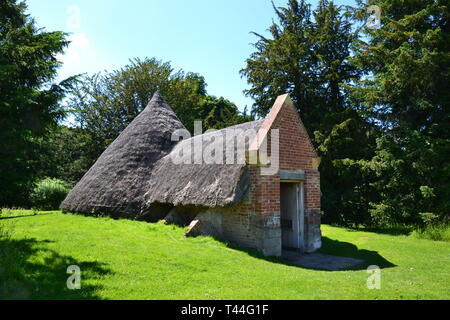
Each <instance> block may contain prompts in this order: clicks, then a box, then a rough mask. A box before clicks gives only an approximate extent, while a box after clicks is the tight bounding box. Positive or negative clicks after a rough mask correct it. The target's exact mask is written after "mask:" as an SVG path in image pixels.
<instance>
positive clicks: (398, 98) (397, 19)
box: [352, 0, 450, 223]
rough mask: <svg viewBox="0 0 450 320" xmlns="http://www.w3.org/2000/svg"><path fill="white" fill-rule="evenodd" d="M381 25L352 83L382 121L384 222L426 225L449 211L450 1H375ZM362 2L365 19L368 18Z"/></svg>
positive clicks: (379, 204) (376, 207)
mask: <svg viewBox="0 0 450 320" xmlns="http://www.w3.org/2000/svg"><path fill="white" fill-rule="evenodd" d="M371 4H374V5H377V6H379V8H380V9H381V12H382V16H381V22H382V24H381V28H380V29H367V28H366V29H364V33H365V38H364V39H366V41H361V42H360V44H359V48H358V55H357V57H356V59H355V61H356V63H357V66H358V67H359V68H361V70H364V71H365V76H364V78H362V79H361V80H360V81H358V82H357V84H356V85H354V86H352V96H353V99H354V101H355V102H356V103H358V104H359V106H360V108H361V109H362V110H364V111H365V112H366V113H367V115H368V116H369V117H370V118H371V119H373V120H374V122H375V123H376V124H377V125H378V126H379V128H380V131H381V134H380V136H379V139H378V143H377V148H376V156H375V157H374V158H373V159H372V161H371V162H370V163H368V165H370V166H372V168H374V171H375V172H376V174H377V178H378V179H377V182H376V183H374V187H375V188H376V190H377V192H378V194H379V195H380V199H379V201H376V202H373V203H372V210H371V211H372V214H373V218H374V219H376V220H377V221H379V222H380V223H405V222H406V223H419V222H420V221H421V215H422V214H423V213H426V214H428V213H434V214H436V215H439V216H440V217H445V216H447V217H448V216H449V212H450V202H449V201H448V195H449V194H450V165H449V161H448V159H450V91H449V90H448V84H449V83H450V52H449V49H450V33H449V31H450V30H449V29H450V26H449V1H448V0H421V1H418V0H405V1H401V2H400V1H387V0H382V1H372V3H371ZM364 11H365V4H364V3H362V2H361V1H360V2H359V12H357V13H358V14H357V15H356V17H358V18H359V19H365V18H364V14H363V12H364Z"/></svg>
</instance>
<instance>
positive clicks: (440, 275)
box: [0, 211, 450, 300]
mask: <svg viewBox="0 0 450 320" xmlns="http://www.w3.org/2000/svg"><path fill="white" fill-rule="evenodd" d="M0 219H1V218H0ZM6 223H13V224H14V233H13V235H12V238H11V239H10V240H8V239H4V240H2V241H0V249H1V250H2V251H0V254H3V258H2V260H0V261H1V264H0V298H19V299H23V298H28V299H272V300H276V299H450V283H449V271H450V269H449V266H450V244H449V243H446V242H434V241H430V240H422V239H416V238H414V237H411V236H407V235H390V234H381V233H371V232H364V231H354V230H348V229H343V228H336V227H331V226H326V225H325V226H323V235H324V247H323V249H322V252H325V253H329V254H335V255H342V256H348V257H355V258H362V259H365V260H366V263H365V264H364V265H362V266H359V267H355V268H354V270H346V271H336V272H328V271H318V270H309V269H303V268H298V267H294V266H290V265H288V264H285V263H284V262H283V261H281V260H278V259H265V258H263V257H261V256H260V255H259V254H257V253H256V252H255V251H251V250H242V249H239V248H233V247H231V246H227V245H226V244H225V243H222V242H219V241H216V240H214V239H212V238H208V237H199V238H195V239H192V238H189V239H187V238H184V237H183V233H184V229H182V228H178V227H174V226H167V225H163V224H147V223H143V222H136V221H128V220H112V219H107V218H91V217H84V216H76V215H64V214H61V213H60V212H48V213H39V214H38V215H33V214H32V213H31V212H25V211H21V212H18V211H15V212H14V215H13V217H12V219H4V218H3V219H2V220H0V225H2V224H3V225H4V224H6ZM5 257H8V258H7V259H6V258H5ZM371 264H376V265H379V266H380V267H381V268H382V271H381V272H382V288H381V290H369V289H368V288H367V285H366V281H367V278H368V276H369V274H368V273H367V271H366V268H367V266H368V265H371ZM69 265H78V266H79V267H80V268H81V272H82V274H81V278H82V280H81V285H82V288H81V290H75V291H70V290H68V289H66V280H67V277H68V276H69V275H68V274H66V270H67V267H68V266H69Z"/></svg>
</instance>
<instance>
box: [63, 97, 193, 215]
mask: <svg viewBox="0 0 450 320" xmlns="http://www.w3.org/2000/svg"><path fill="white" fill-rule="evenodd" d="M177 129H185V127H184V126H183V124H182V123H181V121H180V120H179V119H178V117H177V116H176V115H175V113H174V112H173V111H172V109H171V108H170V106H169V105H168V104H167V103H166V102H165V101H164V100H163V99H162V97H161V96H160V95H159V93H156V94H155V95H154V96H153V98H152V100H151V101H150V103H149V105H148V106H147V107H146V108H145V110H144V111H143V112H142V113H141V114H140V115H139V116H138V117H136V119H134V120H133V122H131V124H130V125H129V126H128V127H127V128H126V129H125V130H124V131H123V132H122V133H121V134H120V136H119V137H118V138H117V139H116V140H115V141H114V142H113V143H112V144H111V145H110V146H109V147H108V149H106V151H105V152H104V153H103V154H102V155H101V156H100V158H99V159H98V160H97V162H96V163H95V164H94V165H93V167H92V168H91V169H90V170H89V171H88V172H87V173H86V174H85V176H84V177H83V178H82V179H81V181H80V182H79V183H78V184H77V185H76V186H75V188H74V189H73V190H72V191H71V192H70V193H69V195H68V196H67V198H66V199H65V200H64V202H63V203H62V204H61V209H63V210H66V211H70V212H77V213H86V214H90V213H101V214H108V215H111V216H115V217H135V216H136V215H137V214H138V213H139V212H140V210H141V202H142V198H143V195H144V194H145V193H146V192H147V191H148V187H147V185H148V182H149V179H150V175H151V173H152V170H153V167H154V165H155V163H156V162H157V161H158V160H159V159H161V158H163V157H164V156H166V155H167V154H168V153H169V152H170V151H171V150H172V148H173V146H174V143H173V142H172V141H171V136H172V133H173V132H174V131H175V130H177Z"/></svg>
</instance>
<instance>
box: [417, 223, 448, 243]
mask: <svg viewBox="0 0 450 320" xmlns="http://www.w3.org/2000/svg"><path fill="white" fill-rule="evenodd" d="M412 236H413V237H416V238H419V239H428V240H434V241H447V242H450V222H441V223H436V224H432V225H428V226H426V227H424V228H421V229H418V230H415V231H414V232H413V233H412Z"/></svg>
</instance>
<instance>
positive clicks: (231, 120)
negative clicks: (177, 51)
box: [68, 58, 249, 171]
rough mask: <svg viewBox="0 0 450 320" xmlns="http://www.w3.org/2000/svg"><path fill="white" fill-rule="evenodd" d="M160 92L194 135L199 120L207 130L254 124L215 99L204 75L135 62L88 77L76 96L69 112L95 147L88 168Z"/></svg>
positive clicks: (88, 155) (146, 61)
mask: <svg viewBox="0 0 450 320" xmlns="http://www.w3.org/2000/svg"><path fill="white" fill-rule="evenodd" d="M156 91H159V92H160V93H161V94H162V96H163V97H164V99H165V100H166V101H167V102H168V103H169V104H170V105H171V106H172V108H173V109H174V111H175V113H176V114H177V116H178V117H179V118H180V120H181V122H182V123H183V124H184V125H185V127H186V128H187V129H188V130H189V131H190V132H191V133H193V132H194V121H196V120H201V121H204V122H205V123H206V129H211V128H223V127H226V126H229V125H234V124H238V123H241V122H245V121H248V120H249V117H248V116H247V115H246V114H243V115H242V114H241V113H240V112H239V110H238V108H237V107H236V105H234V104H233V103H231V102H230V101H228V100H226V99H223V98H216V97H213V96H209V95H208V94H207V91H206V82H205V79H204V78H203V77H202V76H201V75H198V74H196V73H190V72H188V73H186V72H183V71H182V70H180V71H177V72H174V70H173V69H172V67H171V65H170V63H168V62H163V61H160V60H157V59H155V58H152V59H150V58H146V59H144V60H141V59H134V60H131V61H130V63H129V64H128V65H126V66H125V67H123V68H122V69H120V70H116V71H113V72H110V73H104V74H96V75H93V76H87V75H85V76H83V77H82V78H81V79H80V81H79V82H78V83H77V85H76V86H74V89H73V91H72V92H71V95H70V99H69V100H70V101H69V103H68V111H69V112H71V113H72V114H73V115H74V116H75V119H76V121H77V125H78V126H79V128H80V129H82V130H83V132H84V133H85V134H87V139H88V141H90V142H92V144H91V145H90V146H89V147H87V146H86V148H85V153H84V155H83V156H82V158H83V159H84V160H83V163H84V164H88V163H91V164H92V163H93V162H94V161H95V160H96V159H97V158H98V157H99V156H100V154H101V153H102V152H103V151H104V150H105V149H106V148H107V147H108V146H109V145H110V144H111V143H112V142H113V141H114V140H115V139H116V138H117V136H118V135H119V134H120V133H121V132H122V131H123V130H124V129H125V128H126V127H127V126H128V124H130V122H131V121H132V120H133V119H134V118H135V117H136V116H137V115H138V114H139V113H140V112H141V111H142V110H143V109H144V108H145V107H146V106H147V104H148V102H149V101H150V99H151V98H152V96H153V94H154V93H155V92H156ZM204 129H205V127H204ZM88 159H90V160H88ZM89 167H90V166H88V167H85V170H86V171H87V170H88V169H89Z"/></svg>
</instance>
